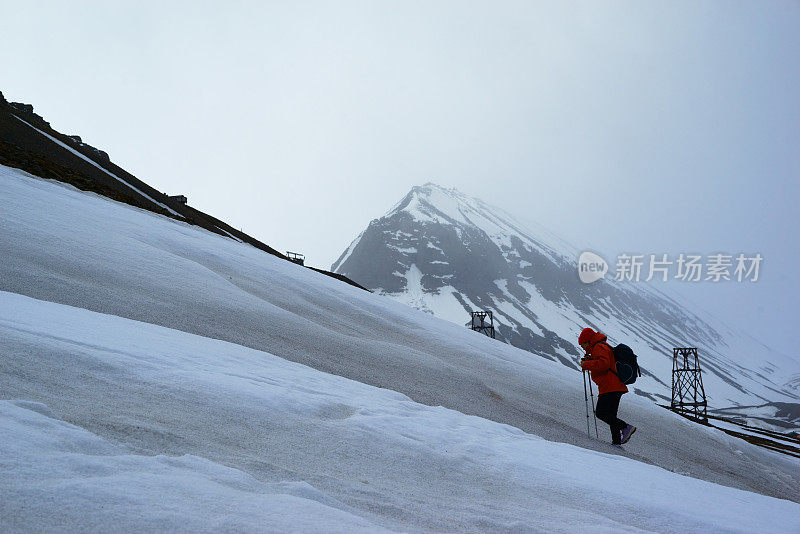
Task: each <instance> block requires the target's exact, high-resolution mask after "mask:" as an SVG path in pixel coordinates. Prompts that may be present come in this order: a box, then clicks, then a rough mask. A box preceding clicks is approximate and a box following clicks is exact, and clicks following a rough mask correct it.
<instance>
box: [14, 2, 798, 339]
mask: <svg viewBox="0 0 800 534" xmlns="http://www.w3.org/2000/svg"><path fill="white" fill-rule="evenodd" d="M0 8H2V9H1V10H0V12H1V13H2V18H0V58H1V59H2V61H1V62H0V90H2V91H3V93H4V94H5V96H6V98H7V99H9V100H13V101H23V102H27V103H32V104H33V105H34V107H35V108H36V111H38V112H39V113H40V114H42V115H43V116H44V117H45V118H46V119H47V120H49V121H50V122H51V124H52V125H53V127H55V128H56V129H57V130H59V131H62V132H64V133H69V134H79V135H81V136H82V137H83V139H84V141H85V142H88V143H90V144H93V145H95V146H97V147H98V148H101V149H104V150H106V151H107V152H108V153H109V154H110V156H111V158H112V159H113V160H114V161H115V162H116V163H118V164H119V165H121V166H122V167H124V168H125V169H127V170H129V171H131V172H132V173H134V174H135V175H137V176H138V177H139V178H141V179H142V180H144V181H146V182H147V183H149V184H151V185H152V186H154V187H156V188H157V189H160V190H162V191H165V192H168V193H170V194H177V193H182V194H185V195H187V196H188V198H189V203H190V204H191V205H193V206H195V207H197V208H199V209H201V210H204V211H207V212H209V213H211V214H213V215H215V216H217V217H219V218H221V219H223V220H225V221H227V222H229V223H231V224H233V225H234V226H236V227H239V228H241V229H243V230H244V231H245V232H247V233H249V234H251V235H253V236H255V237H257V238H259V239H261V240H263V241H264V242H266V243H268V244H270V245H272V246H274V247H276V248H278V249H279V250H292V251H298V252H302V253H305V254H306V256H307V258H308V263H309V264H312V265H314V266H319V267H325V268H327V267H329V266H330V264H331V263H332V262H333V261H334V260H335V259H336V258H337V257H338V255H339V254H340V253H341V252H342V250H344V249H345V248H346V247H347V245H348V244H349V243H350V241H351V240H352V239H353V238H354V237H355V236H356V235H357V234H358V233H359V232H360V231H361V230H363V228H364V227H365V226H366V225H367V224H368V223H369V221H370V220H371V219H373V218H376V217H379V216H381V215H383V214H384V213H385V212H386V211H387V210H388V209H389V208H390V207H391V206H392V205H393V204H394V203H396V202H397V201H398V200H399V199H400V198H401V197H402V196H403V195H404V194H405V193H407V192H408V190H409V189H410V188H411V187H412V186H413V185H418V184H422V183H425V182H428V181H433V182H435V183H439V184H441V185H444V186H448V187H456V188H458V189H459V190H461V191H463V192H464V193H467V194H469V195H471V196H476V197H479V198H482V199H483V200H485V201H487V202H489V203H491V204H495V205H497V206H500V207H502V208H504V209H506V210H507V211H509V212H511V213H513V214H516V215H519V216H522V217H528V218H530V219H533V220H536V221H538V222H540V223H542V224H544V225H545V226H547V227H549V228H550V229H551V230H553V231H554V232H555V233H556V234H558V235H561V236H563V237H564V238H565V239H566V240H568V241H572V242H573V243H574V244H575V245H576V246H578V247H579V248H591V249H592V250H595V251H596V252H599V253H600V254H601V255H603V256H604V257H606V259H607V260H608V261H609V262H610V263H612V264H613V263H614V262H615V261H616V256H617V254H619V253H621V252H628V253H639V254H651V253H652V254H662V253H670V254H672V255H677V254H679V253H681V252H684V253H698V254H704V255H707V254H714V253H719V252H722V253H727V254H734V255H735V254H738V253H740V252H743V253H746V254H755V253H761V254H762V256H763V257H764V260H763V263H762V266H761V273H760V280H759V281H758V282H756V283H754V284H753V283H750V284H747V283H735V282H734V283H727V284H711V283H706V284H699V283H695V284H687V283H685V284H682V285H680V284H671V285H673V286H676V287H675V290H676V291H679V292H680V293H682V294H683V295H685V296H687V297H688V298H690V299H691V300H692V302H694V303H696V305H697V306H699V307H701V308H703V309H705V310H707V311H709V312H711V313H712V314H715V315H717V316H719V317H721V318H723V319H724V320H726V321H727V322H728V323H730V324H732V325H733V326H736V327H741V328H745V329H747V330H748V331H750V332H751V333H752V334H753V335H754V336H755V337H757V338H759V339H761V340H762V341H765V342H767V344H769V345H771V346H774V347H775V348H777V349H780V350H781V351H782V352H787V353H791V352H793V351H794V349H795V347H796V346H797V334H798V331H799V330H800V321H798V316H799V314H798V311H797V310H798V298H799V297H800V281H798V267H800V251H798V230H797V229H798V228H800V215H798V209H797V203H798V199H799V198H800V195H798V193H800V97H798V95H800V3H798V2H797V1H789V0H786V1H771V0H767V1H762V0H758V1H752V2H741V1H724V2H722V1H720V2H708V1H699V2H698V1H689V2H676V1H669V2H666V1H665V2H639V1H636V2H594V1H593V2H585V3H584V2H579V3H566V2H532V1H531V2H496V1H493V2H474V3H473V2H409V1H404V2H391V3H390V2H380V1H368V2H295V1H292V2H288V1H287V2H275V3H268V2H231V1H226V2H216V3H215V2H170V1H164V0H162V1H159V2H141V1H137V2H129V3H124V2H116V1H114V2H81V1H70V2H61V1H59V2H37V1H27V2H19V1H18V0H15V1H13V2H6V1H5V0H0Z"/></svg>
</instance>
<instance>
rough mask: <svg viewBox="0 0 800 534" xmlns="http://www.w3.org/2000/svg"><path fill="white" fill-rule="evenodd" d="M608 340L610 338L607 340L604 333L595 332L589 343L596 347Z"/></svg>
mask: <svg viewBox="0 0 800 534" xmlns="http://www.w3.org/2000/svg"><path fill="white" fill-rule="evenodd" d="M606 339H608V338H606V335H605V334H603V333H602V332H595V333H594V335H593V336H592V337H591V339H590V340H589V343H591V344H592V345H596V344H598V343H602V342H603V341H605V340H606Z"/></svg>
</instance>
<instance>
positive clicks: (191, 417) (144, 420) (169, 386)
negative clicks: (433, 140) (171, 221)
mask: <svg viewBox="0 0 800 534" xmlns="http://www.w3.org/2000/svg"><path fill="white" fill-rule="evenodd" d="M0 304H2V305H1V306H0V309H2V310H3V312H2V315H1V316H0V330H2V333H3V337H4V338H5V339H6V342H5V345H6V347H9V346H10V348H11V353H12V354H21V353H22V354H24V355H25V358H24V359H23V358H18V357H17V358H15V357H13V356H12V358H10V360H11V361H10V362H9V363H10V367H11V372H12V373H13V372H15V371H16V372H22V371H24V372H25V373H28V374H30V375H36V376H37V377H38V378H39V387H40V388H42V389H43V390H45V392H46V393H44V395H43V396H45V397H49V399H48V401H49V403H50V404H51V406H58V407H59V408H61V411H63V412H65V413H66V414H67V416H66V419H67V421H74V423H75V424H70V423H69V422H65V421H63V420H61V419H60V418H59V417H58V416H56V415H55V413H53V411H51V409H50V408H48V407H47V406H45V405H44V404H38V403H31V402H30V401H0V429H2V435H3V439H2V440H0V458H2V460H0V474H2V480H3V482H2V484H0V512H2V513H0V529H1V530H3V531H4V532H7V531H8V530H9V529H10V528H12V527H16V528H21V529H23V530H46V529H52V528H58V529H63V530H90V529H91V530H107V529H108V530H115V531H116V530H123V531H134V530H140V529H142V528H144V529H153V530H162V531H163V530H186V531H210V532H211V531H219V530H221V529H225V530H237V531H238V530H248V531H255V530H270V531H276V532H277V531H281V532H284V531H297V532H307V531H333V530H337V531H344V530H351V529H355V531H378V530H379V527H380V529H383V528H388V529H409V528H410V529H414V530H427V529H435V530H439V529H443V530H461V531H463V530H475V529H480V530H492V531H497V530H505V529H514V530H529V531H539V532H575V531H578V530H588V529H593V530H595V529H600V530H606V531H614V532H640V531H649V532H676V531H679V532H709V531H716V532H755V531H759V532H781V533H783V532H790V531H797V530H798V529H800V505H798V504H796V503H792V502H790V501H785V500H780V499H775V498H771V497H765V496H762V495H758V494H754V493H749V492H744V491H741V490H736V489H732V488H726V487H724V486H719V485H716V484H711V483H709V482H704V481H700V480H696V479H692V478H689V477H685V476H681V475H678V474H674V473H670V472H669V471H666V470H664V469H660V468H657V467H653V466H650V465H646V464H643V463H640V462H636V461H634V460H631V459H628V458H624V457H619V456H612V455H607V454H600V453H597V452H594V451H588V450H585V449H581V448H578V447H574V446H571V445H566V444H561V443H554V442H549V441H546V440H544V439H541V438H539V437H536V436H534V435H530V434H526V433H524V432H522V431H521V430H519V429H517V428H514V427H511V426H508V425H502V424H498V423H494V422H491V421H488V420H486V419H481V418H478V417H474V416H467V415H464V414H461V413H459V412H456V411H454V410H448V409H445V408H442V407H429V406H424V405H421V404H418V403H415V402H413V401H411V400H410V399H409V398H408V397H406V396H404V395H401V394H398V393H395V392H392V391H389V390H385V389H379V388H375V387H372V386H367V385H364V384H361V383H358V382H355V381H352V380H348V379H345V378H341V377H337V376H334V375H330V374H326V373H322V372H319V371H316V370H314V369H311V368H309V367H306V366H303V365H300V364H296V363H293V362H288V361H286V360H282V359H280V358H277V357H275V356H273V355H271V354H268V353H265V352H260V351H256V350H253V349H247V348H245V347H242V346H239V345H234V344H231V343H227V342H223V341H218V340H213V339H208V338H203V337H199V336H195V335H191V334H186V333H183V332H179V331H176V330H170V329H167V328H163V327H159V326H154V325H149V324H146V323H140V322H136V321H132V320H128V319H122V318H119V317H115V316H112V315H104V314H99V313H96V312H90V311H87V310H82V309H78V308H72V307H69V306H65V305H60V304H53V303H49V302H44V301H38V300H34V299H31V298H28V297H23V296H20V295H15V294H12V293H5V292H3V293H0ZM23 347H25V349H24V350H21V349H22V348H23ZM81 375H84V377H81ZM87 375H90V376H87ZM59 383H60V384H61V385H67V384H69V385H71V386H72V387H73V388H75V389H76V391H75V392H74V394H73V396H72V398H71V399H69V400H68V401H67V404H68V405H70V406H68V407H64V406H61V404H62V403H61V402H59V400H58V397H57V396H56V395H54V394H53V392H47V390H48V389H49V388H51V387H56V386H57V385H58V384H59ZM121 397H124V398H125V399H126V400H125V402H124V403H121V404H122V405H120V400H121V399H120V398H121ZM62 402H63V401H62ZM105 426H112V427H114V428H115V432H114V433H115V434H116V435H117V436H116V437H117V438H118V439H117V440H115V441H116V442H111V441H109V440H107V439H102V438H101V437H99V436H98V435H96V434H95V433H94V432H96V431H97V430H98V429H99V428H102V427H105ZM81 427H83V428H81ZM123 436H125V437H126V438H127V439H119V438H122V437H123ZM154 442H160V443H163V445H162V446H161V447H156V448H157V449H160V450H153V449H152V448H151V447H150V445H153V444H154ZM225 464H229V465H231V464H238V465H242V464H244V465H246V466H248V467H249V468H250V470H251V472H252V475H251V474H248V473H246V472H245V471H243V470H241V469H238V468H233V467H226V466H225ZM676 495H680V496H681V499H680V500H676V499H675V496H676ZM764 518H772V519H771V520H770V521H765V520H764Z"/></svg>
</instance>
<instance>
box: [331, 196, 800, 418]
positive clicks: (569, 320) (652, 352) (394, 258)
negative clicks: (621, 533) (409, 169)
mask: <svg viewBox="0 0 800 534" xmlns="http://www.w3.org/2000/svg"><path fill="white" fill-rule="evenodd" d="M578 255H579V251H578V250H576V249H574V248H572V247H571V246H570V245H568V244H566V243H565V242H563V241H562V240H560V239H559V238H558V237H556V236H554V235H553V234H552V233H551V232H549V231H547V230H545V229H544V228H534V229H528V228H526V227H525V225H523V224H522V223H520V222H519V221H517V220H516V219H515V218H514V217H513V216H511V215H509V214H508V213H505V212H504V211H503V210H501V209H499V208H495V207H492V206H488V205H487V204H486V203H484V202H482V201H480V200H478V199H475V198H470V197H467V196H466V195H464V194H462V193H460V192H459V191H457V190H455V189H445V188H442V187H440V186H437V185H435V184H430V183H429V184H426V185H424V186H418V187H414V188H413V189H412V190H411V191H410V192H409V193H408V195H406V196H405V198H403V199H402V200H401V201H400V202H399V203H398V204H397V205H395V206H394V207H393V208H392V209H391V210H390V211H389V212H388V213H387V214H386V215H385V216H384V217H381V218H380V219H376V220H373V221H372V222H371V223H370V224H369V226H368V227H367V228H366V229H365V230H364V232H362V233H361V235H360V236H358V238H357V239H356V240H355V241H353V243H352V244H351V245H350V246H349V247H348V248H347V250H346V251H345V252H344V253H343V254H342V256H341V257H340V258H339V260H337V262H336V263H334V265H333V267H332V270H333V271H335V272H338V273H341V274H344V275H346V276H349V277H351V278H353V279H354V280H357V281H358V282H359V283H360V284H362V285H364V286H366V287H368V288H370V289H372V290H374V291H376V292H378V293H380V294H383V295H387V296H389V297H391V298H393V299H395V300H398V301H400V302H404V303H406V304H408V305H410V306H413V307H415V308H417V309H419V310H422V311H425V312H427V313H430V314H433V315H435V316H437V317H441V318H443V319H447V320H449V321H452V322H454V323H457V324H459V325H464V324H465V323H468V322H469V312H470V311H477V310H491V311H492V312H493V313H494V317H495V320H496V331H497V337H498V338H499V339H502V340H504V341H506V342H508V343H511V344H512V345H514V346H517V347H520V348H524V349H526V350H529V351H531V352H534V353H536V354H538V355H539V356H542V357H544V358H548V359H552V360H557V361H560V362H561V363H563V364H564V365H567V366H569V367H572V368H576V361H577V360H578V358H579V355H578V348H577V346H576V344H575V341H576V336H577V333H578V332H580V330H581V329H582V328H584V327H585V326H591V327H594V328H595V329H597V330H600V331H602V332H604V333H606V334H607V335H608V336H609V339H610V340H611V341H612V342H613V343H621V342H624V343H626V344H628V345H630V346H632V347H634V349H635V350H636V352H637V354H638V355H639V358H640V359H639V362H640V365H641V366H642V368H643V370H644V373H645V375H644V376H643V377H642V378H641V379H640V380H638V381H637V383H636V388H635V389H636V392H637V393H638V394H641V395H646V396H648V397H649V398H651V399H654V400H658V401H659V402H662V403H663V402H667V403H669V400H670V393H671V392H670V388H671V372H672V348H673V347H686V346H693V347H699V350H700V357H701V365H702V368H703V371H704V377H703V380H704V383H705V386H706V393H707V395H708V398H709V404H710V405H711V406H716V407H720V408H721V407H729V406H731V405H753V404H763V403H764V402H775V401H784V402H794V403H797V402H798V400H800V397H799V396H798V394H797V389H796V387H794V386H793V385H792V384H791V383H790V381H791V378H792V377H793V376H796V374H797V373H798V372H800V360H798V359H797V358H796V357H790V356H787V355H785V354H781V353H780V352H778V351H775V350H773V349H771V348H768V347H766V346H764V345H763V344H761V343H759V342H757V341H756V340H754V339H753V338H751V337H750V336H748V335H746V334H745V333H741V332H735V331H732V330H731V329H729V328H728V327H726V326H725V325H724V324H721V323H720V322H719V321H715V320H714V319H713V318H708V317H700V316H699V315H698V314H696V313H694V312H692V311H691V309H690V308H689V307H687V306H683V305H681V304H680V303H679V302H677V301H676V300H674V299H673V298H670V297H668V296H666V295H665V294H663V293H661V292H656V291H654V290H653V289H651V288H650V287H649V286H647V285H645V284H631V283H621V282H616V281H614V280H613V279H612V278H613V277H612V276H609V277H608V278H607V279H606V280H600V281H598V282H595V283H593V284H583V283H581V282H580V280H579V278H578V269H577V259H578Z"/></svg>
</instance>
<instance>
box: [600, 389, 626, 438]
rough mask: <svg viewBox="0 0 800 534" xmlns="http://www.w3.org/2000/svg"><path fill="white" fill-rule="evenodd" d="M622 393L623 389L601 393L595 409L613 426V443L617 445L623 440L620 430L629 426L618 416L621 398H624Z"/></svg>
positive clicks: (604, 420)
mask: <svg viewBox="0 0 800 534" xmlns="http://www.w3.org/2000/svg"><path fill="white" fill-rule="evenodd" d="M622 393H623V392H622V391H612V392H611V393H601V394H600V395H598V396H597V407H596V408H595V410H594V414H595V415H596V416H597V418H598V419H600V420H601V421H603V422H604V423H606V424H607V425H608V426H610V427H611V443H614V444H616V445H619V444H620V442H621V437H620V431H621V430H622V429H623V428H625V427H626V426H628V423H626V422H625V421H623V420H622V419H618V418H617V410H619V400H620V399H621V398H622Z"/></svg>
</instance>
